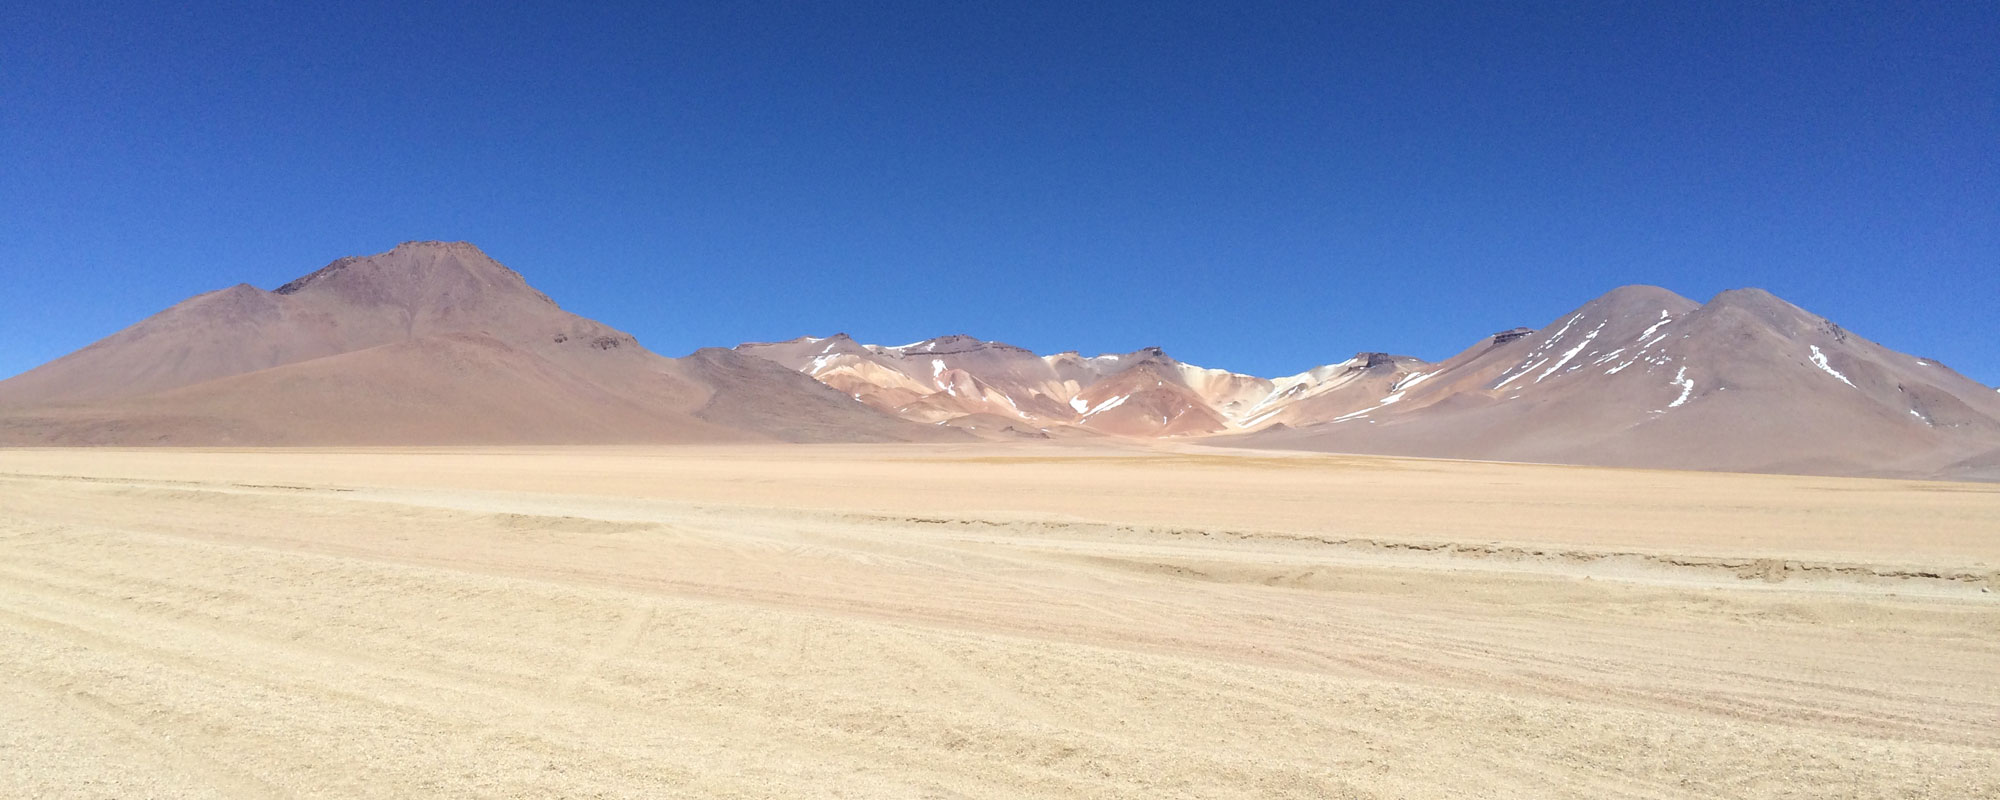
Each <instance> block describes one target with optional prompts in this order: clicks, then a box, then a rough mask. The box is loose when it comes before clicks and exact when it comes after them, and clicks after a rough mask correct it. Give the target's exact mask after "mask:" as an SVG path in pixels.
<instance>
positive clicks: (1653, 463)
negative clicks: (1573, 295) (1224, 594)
mask: <svg viewBox="0 0 2000 800" xmlns="http://www.w3.org/2000/svg"><path fill="white" fill-rule="evenodd" d="M1398 394H1399V395H1400V396H1399V397H1397V398H1396V401H1395V402H1385V403H1383V404H1381V405H1379V406H1378V407H1376V408H1372V409H1369V410H1367V411H1365V412H1363V413H1360V414H1356V415H1352V416H1349V417H1346V418H1343V419H1336V420H1329V421H1325V422H1321V423H1317V424H1310V425H1306V426H1302V427H1297V428H1293V429H1289V430H1284V431H1276V432H1271V433H1265V434H1258V435H1252V436H1247V437H1242V438H1240V439H1237V440H1235V443H1239V444H1248V445H1255V446H1265V447H1295V448H1309V449H1316V450H1333V451H1345V452H1373V453H1398V454H1407V455H1429V456H1446V457H1454V458H1482V459H1501V460H1516V461H1544V462H1558V463H1574V464H1603V465H1613V466H1643V467H1671V468H1689V469H1723V470H1738V471H1768V472H1805V473H1828V474H1870V475H1908V476H1930V475H1976V474H1977V473H1976V470H1977V469H1979V468H1981V465H1982V464H1984V463H1985V462H1984V461H1981V459H1982V458H1986V459H1989V460H1990V459H1992V458H1993V454H1994V453H1995V452H2000V396H1996V394H1995V393H1994V392H1993V391H1992V390H1991V389H1988V388H1987V387H1985V386H1982V385H1980V384H1978V383H1976V382H1973V381H1971V380H1969V379H1967V378H1965V377H1964V376H1962V375H1959V374H1958V373H1957V372H1954V371H1952V370H1951V369H1949V368H1947V367H1945V366H1944V365H1942V364H1939V363H1937V362H1935V361H1933V360H1929V359H1922V358H1917V357H1913V356H1908V355H1904V354H1901V353H1897V352H1895V351H1892V350H1889V349H1887V348H1885V347H1882V346H1881V345H1878V344H1876V343H1874V342H1871V341H1868V340H1866V339H1863V338H1861V337H1860V336H1857V335H1855V334H1853V333H1851V332H1849V331H1847V330H1845V329H1842V328H1841V327H1840V326H1838V325H1835V324H1833V323H1832V322H1830V321H1828V320H1826V319H1824V318H1822V317H1819V316H1816V315H1814V314H1811V313H1809V312H1806V311H1805V310H1803V309H1800V308H1798V307H1797V306H1794V305H1792V304H1790V303H1787V302H1785V301H1783V300H1780V299H1778V298H1777V297H1774V296H1772V295H1771V294H1770V293H1768V292H1764V291H1762V290H1757V289H1744V290H1737V291H1730V292H1724V293H1722V294H1721V295H1718V296H1717V297H1716V298H1714V299H1713V300H1711V301H1709V302H1708V303H1707V304H1697V303H1694V302H1692V301H1690V300H1687V299H1686V298H1683V297H1680V296H1679V295H1676V294H1674V293H1672V292H1669V291H1667V290H1665V289H1659V288H1655V287H1643V286H1637V287H1625V288H1622V289H1618V290H1616V291H1613V292H1611V293H1610V294H1607V295H1605V296H1604V297H1601V298H1598V299H1597V300H1594V301H1592V302H1590V303H1589V304H1586V305H1585V306H1583V307H1582V308H1580V309H1578V310H1577V311H1575V312H1573V313H1571V314H1567V315H1565V316H1564V317H1563V318H1561V319H1559V320H1557V321H1555V322H1554V323H1551V324H1550V325H1548V326H1547V327H1544V328H1542V329H1541V330H1538V331H1533V332H1526V333H1516V332H1509V333H1507V334H1502V335H1498V336H1495V337H1489V338H1488V339H1487V340H1485V341H1482V342H1481V343H1480V344H1478V345H1475V346H1473V347H1472V348H1470V349H1468V350H1466V351H1465V352H1463V353H1460V354H1459V355H1458V356H1456V357H1454V358H1451V359H1449V360H1447V361H1445V362H1444V363H1442V364H1439V365H1438V366H1437V367H1436V369H1435V370H1434V371H1432V372H1429V373H1428V374H1427V375H1426V377H1425V378H1424V379H1423V381H1422V383H1421V384H1420V385H1417V386H1414V387H1410V388H1408V389H1406V390H1405V391H1403V392H1400V393H1398Z"/></svg>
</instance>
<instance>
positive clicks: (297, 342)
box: [0, 241, 2000, 477]
mask: <svg viewBox="0 0 2000 800" xmlns="http://www.w3.org/2000/svg"><path fill="white" fill-rule="evenodd" d="M1092 437H1102V438H1115V439H1142V440H1151V439H1171V440H1177V441H1189V442H1199V443H1203V444H1209V445H1218V446H1230V447H1258V448H1283V449H1305V450H1321V451H1337V452H1369V453H1383V454H1399V455H1418V456H1438V457H1452V458H1482V459H1498V460H1526V461H1549V462H1558V463H1577V464H1603V465H1610V466H1649V467H1672V468H1690V469H1728V470H1746V471H1793V472H1823V473H1829V474H1874V475H1897V476H1919V477H1927V476H1954V475H1964V476H1972V477H1988V476H1993V475H1996V474H2000V466H1996V465H2000V393H1996V392H1995V391H1994V390H1993V388H1992V387H1987V386H1984V385H1983V384H1979V383H1977V382H1975V381H1972V380H1971V379H1969V378H1966V377H1964V376H1962V375H1959V374H1958V373H1956V372H1955V371H1953V370H1951V369H1950V368H1949V367H1946V366H1944V365H1943V364H1941V363H1939V362H1937V361H1935V360H1933V359H1924V358H1917V357H1914V356H1909V355H1906V354H1902V353H1898V352H1895V351H1893V350H1890V349H1888V348H1886V347H1883V346H1881V345H1879V344H1876V343H1875V342H1873V341H1871V340H1868V339H1866V338H1864V337H1862V336H1860V335H1858V334H1856V333H1854V332H1852V331H1849V330H1847V329H1846V328H1844V327H1842V326H1840V325H1838V324H1835V323H1834V322H1832V321H1831V320H1828V319H1827V318H1825V317H1821V316H1819V315H1816V314H1813V313H1811V312H1810V311H1807V310H1806V309H1803V308H1801V307H1799V306H1796V305H1793V304H1791V303H1789V302H1787V301H1785V300H1783V299H1782V298H1779V297H1777V296H1776V295H1774V294H1772V293H1770V292H1767V291H1764V290H1762V289H1755V288H1744V289H1732V290H1728V291H1724V292H1719V293H1717V294H1716V295H1714V296H1713V297H1711V298H1710V299H1709V301H1708V302H1706V303H1697V302H1695V301H1693V300H1690V299H1688V298H1686V297H1683V296H1681V295H1679V294H1677V293H1674V292H1672V291H1671V290H1668V289H1665V288H1662V287H1658V286H1649V285H1639V284H1635V285H1630V286H1621V287H1617V288H1614V289H1612V290H1610V291H1608V292H1605V293H1604V294H1602V295H1600V296H1598V297H1595V298H1592V299H1590V300H1588V301H1587V302H1585V303H1584V304H1583V305H1581V306H1579V307H1577V308H1576V309H1574V310H1572V311H1570V312H1568V313H1565V314H1563V315H1561V316H1559V317H1557V318H1556V319H1554V320H1552V321H1550V322H1548V323H1547V324H1545V325H1543V326H1542V327H1540V328H1526V327H1520V328H1512V329H1507V330H1503V331H1499V332H1496V333H1494V334H1491V335H1488V336H1485V337H1481V338H1480V339H1478V340H1476V341H1474V342H1472V343H1471V344H1470V345H1469V346H1467V347H1466V348H1464V349H1463V350H1461V351H1460V352H1458V353H1457V354H1455V355H1453V356H1451V357H1449V358H1446V359H1444V360H1442V361H1437V362H1429V361H1425V360H1423V359H1419V358H1414V357H1411V356H1404V355H1396V354H1394V353H1391V352H1388V351H1384V350H1362V351H1358V352H1356V353H1354V354H1353V355H1352V356H1351V357H1348V358H1345V359H1342V360H1339V361H1334V362H1331V363H1327V364H1322V365H1320V366H1316V367H1312V368H1310V369H1307V370H1304V371H1301V372H1298V373H1294V374H1290V375H1281V376H1276V377H1262V376H1256V375H1249V374H1245V373H1239V372H1234V371H1231V370H1227V369H1220V368H1212V367H1204V366H1198V365H1193V364H1188V363H1185V362H1182V361H1180V360H1178V359H1176V358H1174V357H1173V356H1172V355H1170V354H1169V353H1167V352H1166V351H1165V350H1164V349H1162V348H1159V347H1144V348H1139V349H1136V350H1132V351H1128V352H1122V353H1099V354H1097V355H1093V356H1084V355H1082V354H1081V353H1079V352H1077V351H1074V350H1069V351H1063V352H1058V353H1052V354H1048V355H1038V354H1036V353H1034V352H1032V351H1030V350H1028V349H1025V348H1021V347H1018V346H1015V345H1012V344H1009V343H1006V342H999V341H993V340H987V339H981V338H978V337H976V336H972V335H969V334H964V333H957V334H949V335H945V336H938V337H933V338H929V339H923V340H919V341H916V342H910V343H908V344H903V345H893V346H884V345H876V344H866V343H862V342H859V341H856V340H855V339H854V338H853V337H851V336H850V335H848V334H846V333H837V334H834V335H832V336H828V337H811V336H802V337H798V338H795V339H791V340H787V341H783V342H747V343H743V344H739V345H736V346H735V347H731V348H714V347H711V348H704V349H702V350H698V351H696V352H695V353H692V354H690V355H688V356H685V357H682V358H667V357H665V356H661V355H658V354H656V353H653V352H651V351H650V350H647V349H646V348H644V347H643V346H641V345H640V344H639V342H638V340H637V339H636V338H635V337H633V336H631V335H630V334H628V333H625V332H624V331H621V330H618V329H616V328H612V327H610V326H608V325H605V324H603V323H601V322H598V321H596V320H592V319H588V318H585V317H581V316H578V315H576V314H573V313H571V312H568V311H566V310H564V309H563V308H562V307H561V306H560V304H558V303H557V302H556V301H555V300H554V299H553V298H551V297H549V296H548V295H547V294H544V293H542V292H541V291H539V290H537V289H535V288H534V287H533V286H532V285H531V284H529V282H528V280H527V278H526V277H525V276H523V275H522V274H521V273H519V272H517V271H515V270H513V269H511V268H509V267H507V266H505V265H503V264H500V263H499V262H498V261H495V260H493V259H492V258H491V257H490V256H488V255H487V254H486V253H485V252H484V251H482V250H480V249H479V248H478V247H477V246H475V245H473V244H471V243H467V242H443V241H410V242H404V243H402V244H399V245H397V246H396V247H395V248H393V249H391V250H389V251H386V252H383V253H377V254H374V255H369V256H349V257H343V258H339V259H335V260H333V261H331V262H329V263H327V264H325V265H324V266H321V267H319V268H318V269H315V270H312V271H310V272H307V273H305V274H303V275H300V276H299V277H297V278H295V279H293V280H290V281H287V282H285V283H283V284H281V285H279V286H278V287H277V288H276V289H274V290H270V291H266V290H263V289H259V288H257V287H255V286H251V285H249V284H236V285H234V286H229V287H226V288H223V289H218V290H215V291H212V292H205V293H201V294H198V295H195V296H193V297H190V298H188V299H187V300H184V301H182V302H180V303H177V304H174V305H173V306H170V307H168V308H166V309H163V310H162V311H160V312H159V313H156V314H154V315H152V316H149V317H147V318H145V319H143V320H140V321H139V322H137V323H135V324H133V325H132V326H130V327H127V328H126V329H123V330H120V331H118V332H115V333H113V334H111V335H110V336H107V337H105V338H103V339H100V340H98V341H97V342H93V343H91V344H90V345H88V346H85V347H83V348H80V349H78V350H77V351H75V352H73V353H70V354H68V355H65V356H63V357H61V358H58V359H55V360H53V361H51V362H49V363H47V364H43V365H41V366H38V367H36V368H34V369H32V370H29V371H27V372H24V373H22V374H20V375H17V376H14V377H13V378H9V379H7V380H4V381H0V444H16V445H18V444H181V445H186V444H249V445H258V444H357V443H373V444H383V443H407V444H435V443H565V442H570V443H612V442H678V441H968V440H974V439H1012V438H1035V439H1043V438H1047V439H1063V438H1092Z"/></svg>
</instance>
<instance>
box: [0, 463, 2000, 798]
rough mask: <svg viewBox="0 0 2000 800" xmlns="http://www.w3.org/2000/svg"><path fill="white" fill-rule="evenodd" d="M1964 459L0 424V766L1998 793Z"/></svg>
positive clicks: (217, 784)
mask: <svg viewBox="0 0 2000 800" xmlns="http://www.w3.org/2000/svg"><path fill="white" fill-rule="evenodd" d="M1994 530H2000V488H1995V487H1989V486H1983V485H1976V484H1923V483H1903V482H1892V481H1874V480H1855V479H1840V478H1798V477H1782V476H1744V475H1721V474H1706V473H1674V472H1650V471H1639V470H1615V469H1601V468H1577V467H1542V466H1525V465H1505V464H1483V463H1466V462H1446V461H1420V460H1406V459H1382V458H1366V457H1350V456H1326V455H1319V454H1285V455H1268V454H1264V455H1260V454H1244V453H1239V452H1233V451H1217V450H1211V449H1205V448H1191V447H1185V446H1180V445H1174V446H1173V449H1165V448H1164V447H1161V446H1147V447H1143V448H1142V447H1134V446H1122V447H1117V448H1108V447H1104V446H1101V445H1092V446H1085V445H1078V444H1075V443H1068V444H1065V443H1057V444H1053V445H1050V444H1042V445H1001V444H959V445H929V446H924V445H914V446H913V445H896V446H870V447H860V446H845V445H836V446H812V447H804V446H790V445H758V446H750V445H740V446H728V447H679V448H573V447H572V448H520V447H517V448H509V449H504V450H501V449H428V450H417V449H378V450H353V449H347V450H289V451H288V450H274V449H254V450H237V451H188V450H166V449H153V450H138V451H120V450H106V449H89V448H72V449H53V450H21V449H14V450H0V678H4V680H0V752H4V753H5V754H6V757H5V764H6V768H5V769H0V796H6V797H103V798H125V797H222V798H265V797H280V796H282V797H300V798H317V797H328V798H332V797H341V798H346V797H416V796H466V797H470V796H477V797H587V796H638V797H657V796H721V797H771V798H779V797H783V798H792V797H835V796H858V797H912V798H916V797H935V796H962V797H978V798H1022V797H1052V798H1053V797H1061V798H1072V797H1171V796H1188V797H1217V798H1228V797H1298V798H1323V797H1384V798H1389V797H1395V798H1431V797H1548V798H1601V797H1605V796H1607V795H1615V796H1621V797H1635V798H1712V797H1745V798H1759V797H1797V796H1802V795H1806V796H1815V797H1856V798H1862V797H1869V798H1872V797H1992V796H2000V731H1996V730H1995V728H1994V727H1993V726H1992V724H1991V722H1992V720H1993V719H1995V718H1996V717H2000V647H1996V645H1995V644H1994V643H1995V642H2000V601H1996V600H1995V599H1994V598H1995V597H1996V595H1995V594H1992V593H1982V592H1981V589H1982V588H1993V585H1994V583H1995V580H1996V576H1995V572H1996V569H2000V567H1996V565H2000V539H1995V537H1993V536H1992V531H1994Z"/></svg>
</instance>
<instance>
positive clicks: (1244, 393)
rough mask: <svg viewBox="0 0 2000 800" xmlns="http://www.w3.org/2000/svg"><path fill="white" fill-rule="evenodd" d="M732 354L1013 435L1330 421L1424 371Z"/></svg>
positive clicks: (819, 349) (946, 344) (760, 349)
mask: <svg viewBox="0 0 2000 800" xmlns="http://www.w3.org/2000/svg"><path fill="white" fill-rule="evenodd" d="M736 349H737V350H738V351H739V352H742V353H746V354H750V355H755V356H758V357H760V358H764V359H768V360H771V361H773V362H775V363H778V364H781V365H783V366H786V367H789V368H791V369H796V370H799V371H800V372H803V373H805V374H807V375H811V376H813V377H815V378H818V379H819V380H821V381H822V382H824V383H826V384H827V385H828V386H831V387H834V388H836V389H839V390H840V391H842V392H845V393H846V394H848V395H849V396H850V397H853V398H854V399H856V400H859V401H861V402H862V403H865V404H867V405H870V406H873V407H875V408H878V409H881V410H883V411H887V412H890V413H893V414H896V415H898V416H901V417H903V418H905V419H910V420H913V421H918V422H927V423H932V424H941V425H948V426H955V427H962V428H965V429H968V430H971V431H974V432H985V433H992V434H996V435H1010V436H1012V435H1049V436H1064V435H1098V434H1101V435H1111V436H1122V437H1141V438H1158V437H1193V436H1208V435H1214V434H1224V433H1242V432H1246V431H1251V430H1256V429H1259V428H1264V427H1270V426H1274V425H1279V424H1297V423H1304V422H1312V421H1318V420H1322V419H1330V418H1332V417H1333V416H1336V415H1338V414H1341V413H1346V412H1348V411H1351V410H1353V409H1355V408H1359V407H1362V406H1364V405H1367V404H1370V403H1373V402H1375V401H1377V400H1378V399H1380V397H1381V396H1382V395H1384V394H1387V393H1388V391H1389V389H1390V388H1391V387H1393V386H1394V385H1395V384H1397V383H1398V382H1399V381H1400V380H1401V379H1403V378H1405V377H1407V376H1409V375H1410V374H1412V372H1413V371H1415V370H1417V369H1419V368H1422V367H1424V366H1425V364H1424V362H1422V361H1419V360H1417V359H1413V358H1408V357H1404V356H1390V355H1386V354H1382V353H1362V354H1360V355H1357V356H1356V357H1355V358H1353V359H1350V360H1348V361H1344V362H1341V363H1339V364H1333V365H1329V366H1325V367H1320V368H1317V369H1314V370H1311V371H1308V372H1305V373H1301V374H1298V375H1292V376H1288V377H1284V378H1277V379H1267V378H1259V377H1255V376H1251V375H1243V374H1240V373H1235V372H1228V371H1226V370H1219V369H1206V368H1203V367H1197V366H1194V365H1191V364H1185V363H1182V362H1180V361H1177V360H1175V359H1174V358H1172V357H1171V356H1168V355H1167V354H1166V353H1164V352H1162V351H1161V350H1160V349H1159V348H1156V347H1149V348H1144V349H1141V350H1136V351H1133V352H1130V353H1108V354H1104V355H1098V356H1091V357H1085V356H1082V355H1079V354H1077V353H1074V352H1066V353H1057V354H1055V355H1051V356H1038V355H1035V354H1034V353H1031V352H1029V351H1027V350H1024V349H1022V348H1019V347H1015V346H1013V345H1009V344H1004V343H1001V342H991V341H985V340H981V339H976V338H973V337H970V336H962V335H959V336H945V337H940V338H936V339H926V340H924V341H921V342H913V343H910V344H906V345H898V346H895V347H883V346H880V345H872V344H861V343H858V342H855V341H854V340H853V339H851V338H849V337H848V336H847V335H845V334H835V335H834V336H832V337H829V338H824V339H822V338H815V337H802V338H798V339H793V340H791V341H787V342H753V343H749V344H744V345H739V346H738V347H737V348H736Z"/></svg>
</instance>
